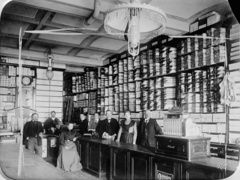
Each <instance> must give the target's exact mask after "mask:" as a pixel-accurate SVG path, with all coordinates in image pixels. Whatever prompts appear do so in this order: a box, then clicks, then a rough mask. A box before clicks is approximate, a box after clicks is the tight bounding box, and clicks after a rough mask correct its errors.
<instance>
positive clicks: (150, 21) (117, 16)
mask: <svg viewBox="0 0 240 180" xmlns="http://www.w3.org/2000/svg"><path fill="white" fill-rule="evenodd" d="M166 19H167V18H166V15H165V13H164V12H163V11H162V10H161V9H159V8H156V7H153V6H151V5H149V4H145V3H144V4H142V3H141V2H140V0H132V2H131V3H124V4H118V5H116V6H114V7H113V8H112V9H111V10H110V11H109V12H108V13H107V14H106V17H105V19H104V28H105V31H106V32H107V33H109V34H111V35H112V36H115V37H117V38H120V39H126V40H127V41H128V52H129V54H131V55H132V56H137V55H138V54H139V49H140V43H141V42H143V41H144V42H146V40H150V39H152V38H154V37H156V36H159V35H161V34H162V33H164V31H165V28H166Z"/></svg>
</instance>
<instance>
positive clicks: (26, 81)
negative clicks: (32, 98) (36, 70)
mask: <svg viewBox="0 0 240 180" xmlns="http://www.w3.org/2000/svg"><path fill="white" fill-rule="evenodd" d="M31 83H32V78H31V77H28V76H24V77H22V84H23V85H25V86H28V85H30V84H31Z"/></svg>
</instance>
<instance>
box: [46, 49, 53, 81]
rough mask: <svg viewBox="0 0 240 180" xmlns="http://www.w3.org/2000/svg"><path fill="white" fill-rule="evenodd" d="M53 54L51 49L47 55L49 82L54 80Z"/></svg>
mask: <svg viewBox="0 0 240 180" xmlns="http://www.w3.org/2000/svg"><path fill="white" fill-rule="evenodd" d="M53 58H54V56H53V54H52V51H51V49H49V51H48V53H47V59H48V69H47V71H46V76H47V78H48V80H49V81H51V80H52V78H53V75H54V74H53V71H52V61H53Z"/></svg>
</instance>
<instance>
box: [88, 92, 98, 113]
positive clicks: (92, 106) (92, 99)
mask: <svg viewBox="0 0 240 180" xmlns="http://www.w3.org/2000/svg"><path fill="white" fill-rule="evenodd" d="M96 99H97V92H96V91H93V92H89V108H88V109H89V110H88V113H89V114H91V115H93V114H94V113H95V112H96V110H97V102H96Z"/></svg>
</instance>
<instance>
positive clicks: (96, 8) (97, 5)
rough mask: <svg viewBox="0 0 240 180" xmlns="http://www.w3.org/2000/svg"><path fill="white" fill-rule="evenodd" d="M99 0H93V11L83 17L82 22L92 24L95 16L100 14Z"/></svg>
mask: <svg viewBox="0 0 240 180" xmlns="http://www.w3.org/2000/svg"><path fill="white" fill-rule="evenodd" d="M100 4H101V3H100V0H95V3H94V11H93V13H92V15H91V16H90V17H87V18H85V19H84V24H85V25H87V26H89V25H90V24H92V23H93V22H94V21H95V20H96V19H97V17H98V16H99V14H100V9H99V7H100Z"/></svg>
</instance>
